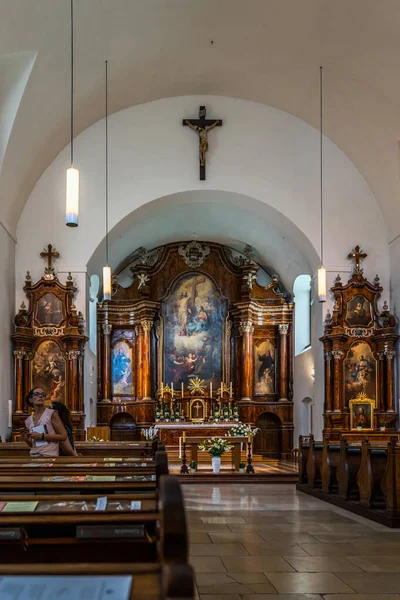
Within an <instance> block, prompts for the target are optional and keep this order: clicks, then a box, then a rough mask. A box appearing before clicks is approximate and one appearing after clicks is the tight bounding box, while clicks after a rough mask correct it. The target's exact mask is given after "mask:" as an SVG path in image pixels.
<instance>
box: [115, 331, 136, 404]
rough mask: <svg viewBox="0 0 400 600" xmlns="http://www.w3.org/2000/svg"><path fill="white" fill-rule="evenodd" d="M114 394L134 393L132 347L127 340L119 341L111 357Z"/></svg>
mask: <svg viewBox="0 0 400 600" xmlns="http://www.w3.org/2000/svg"><path fill="white" fill-rule="evenodd" d="M111 373H112V393H113V395H116V394H118V395H120V394H129V395H130V394H133V386H132V347H131V346H130V345H129V344H128V343H127V342H125V341H120V342H117V343H116V344H115V345H114V347H113V349H112V358H111Z"/></svg>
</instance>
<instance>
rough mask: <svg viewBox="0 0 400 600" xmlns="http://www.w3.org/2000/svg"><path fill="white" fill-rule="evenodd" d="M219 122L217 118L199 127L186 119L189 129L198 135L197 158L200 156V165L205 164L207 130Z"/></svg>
mask: <svg viewBox="0 0 400 600" xmlns="http://www.w3.org/2000/svg"><path fill="white" fill-rule="evenodd" d="M218 124H219V119H218V120H217V121H214V123H212V124H211V125H205V126H204V127H201V126H199V125H193V124H192V123H191V122H190V121H188V120H187V119H186V125H188V126H189V127H190V129H193V131H195V132H196V133H197V135H198V136H199V144H200V146H199V158H200V166H202V167H204V166H205V164H206V153H207V150H208V140H207V134H208V132H209V131H211V129H214V127H216V126H217V125H218Z"/></svg>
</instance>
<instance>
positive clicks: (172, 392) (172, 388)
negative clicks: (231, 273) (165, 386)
mask: <svg viewBox="0 0 400 600" xmlns="http://www.w3.org/2000/svg"><path fill="white" fill-rule="evenodd" d="M171 395H172V398H173V397H174V382H173V381H172V383H171Z"/></svg>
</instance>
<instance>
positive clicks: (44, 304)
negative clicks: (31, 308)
mask: <svg viewBox="0 0 400 600" xmlns="http://www.w3.org/2000/svg"><path fill="white" fill-rule="evenodd" d="M62 305H63V303H62V300H60V298H58V297H57V296H55V294H52V293H51V292H48V293H47V294H44V295H43V296H42V297H41V298H39V300H38V302H37V305H36V319H37V321H39V323H40V324H41V325H55V326H58V325H59V324H60V323H61V321H62V319H63V311H62Z"/></svg>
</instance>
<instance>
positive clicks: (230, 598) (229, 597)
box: [200, 594, 241, 600]
mask: <svg viewBox="0 0 400 600" xmlns="http://www.w3.org/2000/svg"><path fill="white" fill-rule="evenodd" d="M200 600H241V597H240V596H239V594H203V595H202V596H200Z"/></svg>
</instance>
